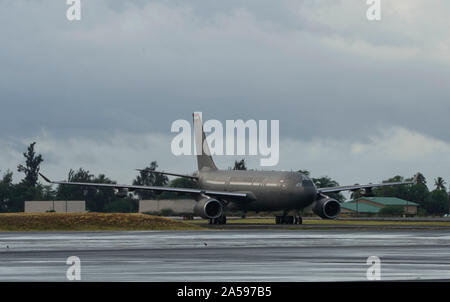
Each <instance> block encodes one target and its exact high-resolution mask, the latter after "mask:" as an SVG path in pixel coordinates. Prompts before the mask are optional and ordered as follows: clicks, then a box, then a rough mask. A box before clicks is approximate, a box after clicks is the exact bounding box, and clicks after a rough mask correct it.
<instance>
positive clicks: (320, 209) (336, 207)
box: [312, 196, 341, 219]
mask: <svg viewBox="0 0 450 302" xmlns="http://www.w3.org/2000/svg"><path fill="white" fill-rule="evenodd" d="M312 211H313V212H314V214H316V215H317V216H319V217H321V218H325V219H335V218H336V217H338V216H339V213H340V212H341V205H340V204H339V202H338V201H337V200H336V199H333V198H330V197H328V196H324V197H322V198H321V199H318V200H316V201H315V202H314V204H313V206H312Z"/></svg>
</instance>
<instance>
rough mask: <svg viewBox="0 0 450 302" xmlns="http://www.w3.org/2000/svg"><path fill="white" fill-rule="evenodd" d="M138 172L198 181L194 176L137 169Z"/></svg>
mask: <svg viewBox="0 0 450 302" xmlns="http://www.w3.org/2000/svg"><path fill="white" fill-rule="evenodd" d="M136 171H139V172H145V173H151V174H161V175H169V176H177V177H183V178H190V179H194V180H198V177H197V176H193V175H185V174H178V173H169V172H163V171H154V170H149V169H136Z"/></svg>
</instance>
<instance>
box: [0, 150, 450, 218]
mask: <svg viewBox="0 0 450 302" xmlns="http://www.w3.org/2000/svg"><path fill="white" fill-rule="evenodd" d="M35 146H36V143H35V142H33V143H31V144H30V145H29V146H28V148H27V151H26V152H25V153H23V156H24V162H23V163H21V164H19V165H18V166H17V172H19V173H21V174H22V175H23V178H22V179H21V180H20V181H19V182H18V183H13V172H12V171H9V170H7V171H6V172H4V173H3V176H2V178H1V179H0V212H23V211H24V204H25V201H27V200H85V201H86V208H87V210H88V211H95V212H122V213H130V212H137V211H138V203H139V200H141V199H177V198H186V196H183V195H179V194H177V193H172V192H163V193H155V192H152V191H146V190H136V191H135V192H132V193H129V192H125V194H120V193H121V192H119V194H118V192H116V191H115V190H114V189H112V188H83V187H78V186H57V187H56V189H53V188H52V186H49V185H44V184H42V183H41V182H39V171H40V165H41V164H42V163H43V162H44V159H43V157H42V155H41V154H36V151H35ZM157 169H158V163H157V162H156V161H153V162H151V163H150V164H149V165H148V166H147V167H144V168H143V169H142V170H140V171H139V172H138V174H137V175H136V177H135V179H134V180H133V185H142V186H172V187H183V188H195V187H196V183H195V182H194V181H193V180H192V179H188V178H175V179H173V180H169V179H168V177H167V176H166V175H163V174H159V173H149V172H148V171H156V170H157ZM232 169H234V170H247V166H246V163H245V160H244V159H242V160H240V161H235V163H234V167H233V168H232ZM298 172H301V173H303V174H306V175H307V176H310V177H311V173H310V171H308V170H299V171H298ZM311 179H312V181H313V182H314V183H315V185H316V186H317V187H333V186H339V183H338V182H337V181H335V180H333V179H332V178H330V177H328V176H322V177H311ZM408 180H411V179H407V178H406V179H405V178H404V177H402V176H395V177H393V178H389V179H386V180H384V181H383V182H397V181H408ZM67 181H70V182H87V183H107V184H116V183H117V182H116V181H114V180H112V179H110V178H109V177H107V176H106V175H105V174H99V175H97V176H95V175H94V174H92V173H90V171H89V170H86V169H84V168H78V169H76V170H74V169H71V170H70V171H69V172H68V175H67ZM361 196H380V197H398V198H401V199H405V200H408V201H412V202H416V203H418V204H419V205H420V207H419V211H420V212H419V213H420V214H422V215H443V214H445V213H448V211H449V193H448V192H447V189H446V182H445V180H444V179H443V178H442V177H437V178H436V179H435V180H434V189H433V190H431V191H430V190H429V189H428V186H427V180H426V179H425V177H424V176H423V175H422V174H420V173H419V175H418V179H417V184H414V185H406V186H394V187H382V188H374V189H373V191H368V192H361V191H355V192H353V193H352V196H351V198H352V199H356V198H359V197H361ZM330 197H332V198H335V199H336V200H338V201H341V202H342V201H344V200H345V197H344V196H343V195H342V194H340V193H334V194H330Z"/></svg>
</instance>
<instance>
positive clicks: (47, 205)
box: [25, 200, 86, 213]
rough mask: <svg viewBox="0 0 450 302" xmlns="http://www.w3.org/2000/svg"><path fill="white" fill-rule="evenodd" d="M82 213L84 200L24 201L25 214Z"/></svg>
mask: <svg viewBox="0 0 450 302" xmlns="http://www.w3.org/2000/svg"><path fill="white" fill-rule="evenodd" d="M46 212H57V213H84V212H86V202H85V201H84V200H54V201H25V213H46Z"/></svg>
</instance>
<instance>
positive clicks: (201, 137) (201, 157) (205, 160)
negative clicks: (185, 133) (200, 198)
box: [192, 112, 217, 171]
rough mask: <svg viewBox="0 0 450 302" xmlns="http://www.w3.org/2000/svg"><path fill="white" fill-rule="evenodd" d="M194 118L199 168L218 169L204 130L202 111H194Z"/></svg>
mask: <svg viewBox="0 0 450 302" xmlns="http://www.w3.org/2000/svg"><path fill="white" fill-rule="evenodd" d="M192 117H193V119H194V139H195V150H196V154H197V164H198V170H199V171H201V170H203V171H214V170H217V167H216V165H215V164H214V161H213V159H212V157H211V152H210V151H209V146H208V143H207V142H206V136H205V132H203V124H202V116H201V112H194V113H193V114H192Z"/></svg>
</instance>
